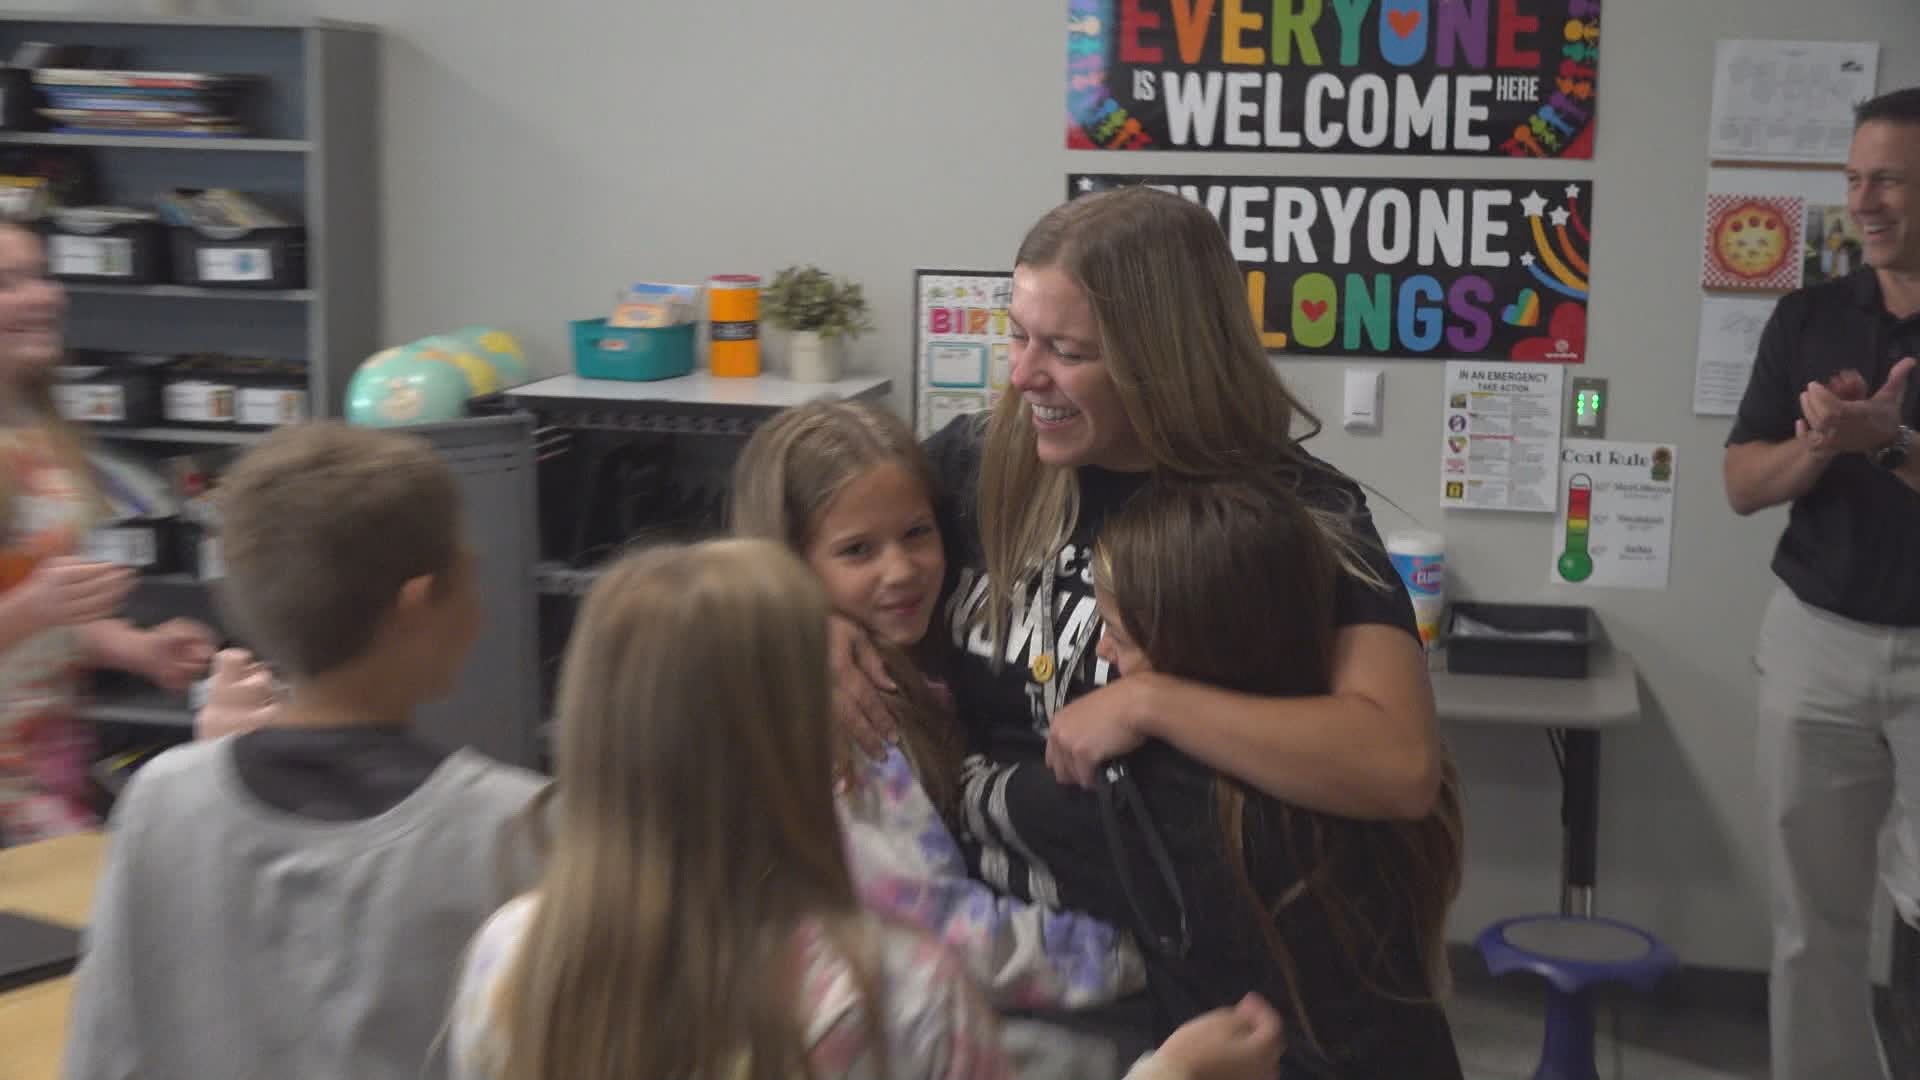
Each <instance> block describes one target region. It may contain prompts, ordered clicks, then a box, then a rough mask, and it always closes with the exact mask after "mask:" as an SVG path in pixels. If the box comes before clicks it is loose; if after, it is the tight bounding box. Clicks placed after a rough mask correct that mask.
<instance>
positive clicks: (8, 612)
mask: <svg viewBox="0 0 1920 1080" xmlns="http://www.w3.org/2000/svg"><path fill="white" fill-rule="evenodd" d="M65 311H66V296H65V294H64V293H63V292H62V291H61V288H60V286H59V285H58V284H57V283H55V282H53V281H51V280H49V279H48V277H47V266H46V255H45V252H44V251H43V250H42V247H41V243H40V238H39V237H38V236H36V235H34V234H33V233H32V232H30V231H28V230H27V229H24V228H22V227H21V226H19V225H15V224H0V847H5V846H6V845H8V844H21V843H26V842H28V841H31V840H38V839H44V838H47V837H51V836H58V835H60V834H62V833H66V832H72V831H75V830H78V829H85V828H92V827H95V826H97V825H98V824H99V822H98V820H97V818H96V817H95V815H94V812H93V808H92V805H91V803H92V796H91V782H90V781H89V779H88V774H89V766H90V765H91V764H92V754H93V738H92V734H91V731H90V729H89V728H88V727H87V725H86V723H85V721H84V720H82V719H81V717H80V716H79V710H78V706H79V695H80V687H79V675H80V673H81V672H82V671H83V670H85V669H87V668H96V667H108V668H117V669H120V670H124V671H128V672H132V673H134V674H137V675H140V676H143V677H145V678H147V679H149V680H150V681H152V682H154V683H155V684H157V685H160V686H162V687H165V688H167V689H170V690H183V689H185V688H186V686H187V684H188V683H189V682H191V681H192V680H193V679H195V678H197V677H198V676H199V675H200V673H201V672H203V671H204V670H205V669H206V666H207V661H208V659H209V658H210V657H211V656H212V653H213V644H214V643H213V640H212V632H211V631H209V630H207V629H206V628H205V627H203V626H200V625H199V624H197V623H194V622H192V621H190V620H186V619H175V620H172V621H170V622H167V623H163V624H161V625H160V626H157V627H155V628H153V629H151V630H141V629H136V628H135V627H133V626H132V625H130V624H128V623H127V622H125V621H123V620H121V619H118V618H116V617H115V616H116V615H117V614H118V612H119V610H120V606H121V604H122V602H123V601H125V599H126V597H127V593H128V591H129V590H130V589H131V588H132V586H133V575H132V573H131V572H130V571H128V570H126V569H125V568H123V567H118V566H114V565H111V564H108V563H103V562H99V561H96V560H91V559H85V558H79V557H76V556H75V551H76V550H77V548H78V546H79V544H80V542H81V540H82V539H83V538H84V536H85V534H86V533H87V531H88V530H90V529H91V528H93V526H95V525H96V524H99V523H100V520H101V517H102V516H103V510H104V504H103V500H102V499H101V497H100V494H99V491H98V488H97V486H96V485H95V483H94V476H93V473H92V470H91V466H90V464H89V462H88V460H87V456H86V452H85V446H84V439H83V437H82V436H81V434H80V432H79V431H78V430H77V429H76V428H75V427H74V426H73V425H72V424H70V423H68V422H66V421H65V420H63V419H62V418H61V416H60V414H59V412H58V411H57V410H56V409H55V408H54V403H53V392H52V385H53V379H54V371H53V368H54V366H55V365H57V364H59V363H60V360H61V356H62V354H63V353H64V351H65V341H64V340H63V332H62V321H63V318H64V315H65Z"/></svg>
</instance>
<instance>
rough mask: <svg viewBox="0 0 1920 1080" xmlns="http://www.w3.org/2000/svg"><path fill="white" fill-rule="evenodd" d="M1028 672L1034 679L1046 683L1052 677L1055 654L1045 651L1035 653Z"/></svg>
mask: <svg viewBox="0 0 1920 1080" xmlns="http://www.w3.org/2000/svg"><path fill="white" fill-rule="evenodd" d="M1027 672H1028V674H1030V675H1032V676H1033V681H1034V682H1037V683H1044V682H1047V681H1048V680H1050V679H1052V678H1053V654H1052V653H1045V652H1043V653H1034V654H1033V660H1032V662H1030V663H1029V664H1027Z"/></svg>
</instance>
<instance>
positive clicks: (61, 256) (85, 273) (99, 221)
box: [46, 211, 167, 285]
mask: <svg viewBox="0 0 1920 1080" xmlns="http://www.w3.org/2000/svg"><path fill="white" fill-rule="evenodd" d="M46 240H47V266H48V267H49V268H50V272H51V273H52V275H53V276H54V277H56V278H59V279H60V280H62V281H98V282H105V283H108V284H114V285H153V284H156V283H159V282H164V281H165V280H166V279H167V230H166V228H165V227H164V226H162V225H161V224H160V222H159V220H158V219H157V218H156V219H151V220H148V219H134V218H133V217H132V216H131V215H127V216H124V217H118V218H111V219H110V218H96V217H94V216H92V215H89V214H88V213H87V212H85V211H77V212H60V211H56V212H55V213H54V215H53V216H52V217H50V218H48V219H47V225H46Z"/></svg>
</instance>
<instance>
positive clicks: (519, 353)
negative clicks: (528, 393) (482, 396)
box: [447, 326, 533, 390]
mask: <svg viewBox="0 0 1920 1080" xmlns="http://www.w3.org/2000/svg"><path fill="white" fill-rule="evenodd" d="M447 336H448V337H450V338H452V339H453V340H454V341H457V342H459V343H460V344H461V345H462V346H464V347H465V351H467V352H470V353H472V354H473V355H475V356H478V357H479V358H480V359H481V360H482V361H483V362H485V363H486V364H487V365H488V366H489V367H491V368H493V371H494V375H495V376H496V377H497V378H498V379H499V380H500V389H502V390H509V389H512V388H513V387H516V386H524V385H526V384H527V383H529V382H532V381H533V365H532V364H530V363H528V362H527V351H526V349H524V348H522V347H521V345H520V339H519V338H516V337H514V336H513V335H512V334H509V333H507V332H506V331H505V330H496V329H494V328H493V327H490V326H469V327H467V328H465V329H463V330H455V331H454V332H453V333H451V334H448V335H447Z"/></svg>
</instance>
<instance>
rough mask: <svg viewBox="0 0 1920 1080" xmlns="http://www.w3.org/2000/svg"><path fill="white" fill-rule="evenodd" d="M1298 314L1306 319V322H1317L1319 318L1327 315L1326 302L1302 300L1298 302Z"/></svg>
mask: <svg viewBox="0 0 1920 1080" xmlns="http://www.w3.org/2000/svg"><path fill="white" fill-rule="evenodd" d="M1300 313H1301V314H1302V315H1305V316H1306V317H1307V321H1308V322H1319V321H1320V316H1322V315H1325V314H1326V313H1327V302H1326V301H1325V300H1302V301H1300Z"/></svg>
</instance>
